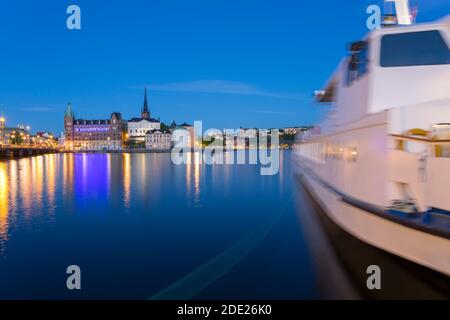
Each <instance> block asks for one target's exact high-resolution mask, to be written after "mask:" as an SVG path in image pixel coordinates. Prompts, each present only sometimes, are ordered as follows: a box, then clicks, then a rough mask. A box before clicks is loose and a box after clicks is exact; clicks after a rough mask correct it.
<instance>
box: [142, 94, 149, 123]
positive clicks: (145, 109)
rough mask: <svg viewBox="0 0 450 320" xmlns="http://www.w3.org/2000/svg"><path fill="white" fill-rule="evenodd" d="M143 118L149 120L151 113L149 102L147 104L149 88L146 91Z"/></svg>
mask: <svg viewBox="0 0 450 320" xmlns="http://www.w3.org/2000/svg"><path fill="white" fill-rule="evenodd" d="M142 118H144V119H149V118H150V111H149V110H148V102H147V88H145V91H144V107H143V108H142Z"/></svg>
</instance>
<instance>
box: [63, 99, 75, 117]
mask: <svg viewBox="0 0 450 320" xmlns="http://www.w3.org/2000/svg"><path fill="white" fill-rule="evenodd" d="M65 116H66V117H71V118H74V114H73V111H72V104H71V103H70V102H69V103H68V104H67V109H66V114H65Z"/></svg>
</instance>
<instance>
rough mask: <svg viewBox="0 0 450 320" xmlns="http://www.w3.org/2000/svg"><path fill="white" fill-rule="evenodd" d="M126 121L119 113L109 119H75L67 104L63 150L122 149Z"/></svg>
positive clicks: (114, 113) (113, 114)
mask: <svg viewBox="0 0 450 320" xmlns="http://www.w3.org/2000/svg"><path fill="white" fill-rule="evenodd" d="M125 130H126V121H124V120H123V119H122V115H121V114H120V113H119V112H113V113H112V114H111V117H110V118H109V119H102V120H84V119H76V118H75V114H74V113H73V111H72V106H71V104H70V103H69V104H68V106H67V111H66V114H65V116H64V138H65V148H66V149H69V150H120V149H122V143H123V137H124V132H125Z"/></svg>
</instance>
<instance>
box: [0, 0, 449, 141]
mask: <svg viewBox="0 0 450 320" xmlns="http://www.w3.org/2000/svg"><path fill="white" fill-rule="evenodd" d="M378 2H379V3H378ZM372 3H378V4H381V1H360V2H358V3H357V4H354V5H344V4H343V3H338V2H335V1H327V2H326V7H327V8H328V9H327V10H323V9H322V7H323V4H318V3H307V4H298V3H295V2H293V1H287V0H286V1H283V3H282V5H280V3H279V1H278V2H275V1H267V2H265V3H264V4H260V3H256V2H255V1H248V2H246V3H244V4H242V3H238V2H235V1H231V2H230V1H227V2H224V1H216V2H214V3H209V2H206V1H197V2H195V3H189V4H188V3H185V2H183V1H175V2H171V3H170V4H166V3H157V2H151V3H148V2H144V1H137V0H136V1H132V3H131V5H127V6H122V5H117V4H116V5H108V4H105V3H100V2H96V1H84V0H79V1H76V4H77V5H79V6H80V8H81V10H82V29H81V30H74V31H69V30H67V28H66V26H65V19H66V18H67V14H66V8H67V6H68V5H69V3H65V2H62V3H57V2H54V1H48V0H44V1H41V2H40V4H41V5H40V6H37V7H36V6H32V4H33V3H32V2H31V1H22V2H20V3H13V4H8V7H5V8H2V10H0V30H2V31H0V32H1V34H2V37H3V39H4V41H3V42H2V43H1V44H0V57H1V58H2V59H0V60H1V61H2V62H1V63H2V66H1V67H2V70H3V75H4V77H2V78H1V79H0V112H2V113H3V115H4V116H5V117H6V120H7V123H8V125H14V126H15V125H16V124H20V123H25V124H28V125H30V126H31V127H32V130H33V131H43V130H48V131H51V132H54V133H55V134H59V133H60V132H62V131H63V123H62V121H61V115H63V114H64V111H65V108H66V105H67V103H68V102H71V103H72V104H73V107H74V109H75V110H77V111H78V113H80V114H83V117H85V118H94V119H96V118H102V117H104V116H106V115H108V114H110V112H113V111H117V112H121V113H122V114H123V116H124V118H126V119H129V118H132V117H135V116H136V113H137V110H139V108H140V107H141V104H142V90H143V89H144V87H147V88H148V90H149V101H150V105H151V108H152V110H153V112H154V113H155V114H158V116H159V117H160V118H161V121H163V122H165V123H170V122H171V121H172V120H175V121H177V122H184V121H187V122H192V121H194V120H202V121H203V122H204V123H205V125H206V126H207V127H215V128H238V127H240V126H243V127H260V128H268V127H289V126H298V125H309V124H312V123H314V122H316V121H317V120H318V119H319V118H320V116H321V115H322V114H323V113H324V112H325V110H324V109H323V108H317V107H316V106H314V104H313V102H312V92H313V91H314V90H315V89H319V88H320V87H321V86H322V84H323V83H324V82H325V81H326V80H327V77H328V75H329V74H330V72H331V71H332V70H333V68H334V66H335V65H336V63H337V62H338V61H339V60H340V59H341V58H342V56H343V55H345V53H346V48H345V46H344V45H343V43H349V42H350V41H352V40H356V39H359V38H360V37H361V36H363V35H364V33H365V32H366V29H365V28H366V27H365V21H366V18H367V14H366V11H365V9H366V7H367V6H368V5H369V4H372ZM27 4H28V5H27ZM129 4H130V3H129ZM419 5H420V3H419ZM449 9H450V3H448V1H443V0H433V1H427V4H426V6H425V5H423V6H420V7H419V16H418V22H424V21H431V20H434V19H437V18H439V17H441V16H442V15H444V14H445V13H446V12H448V11H449ZM312 13H314V14H312ZM336 19H339V23H335V22H334V21H335V20H336ZM317 20H320V21H322V22H323V23H320V24H319V23H317ZM305 25H311V26H314V28H315V32H314V33H310V32H309V30H308V28H305ZM6 31H7V32H6ZM325 38H326V39H327V41H323V40H322V39H325ZM269 44H270V45H269Z"/></svg>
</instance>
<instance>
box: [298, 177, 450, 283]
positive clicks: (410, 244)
mask: <svg viewBox="0 0 450 320" xmlns="http://www.w3.org/2000/svg"><path fill="white" fill-rule="evenodd" d="M302 174H303V178H304V181H305V184H306V187H307V188H308V190H309V191H310V192H311V193H312V194H313V196H314V198H315V199H316V201H317V202H318V203H319V204H320V206H321V207H322V208H323V209H324V211H325V212H326V214H327V215H328V217H329V218H330V219H331V220H333V221H334V222H335V223H336V224H337V225H338V226H340V227H341V228H342V229H343V230H345V231H346V232H348V233H349V234H351V235H353V236H354V237H356V238H358V239H360V240H362V241H364V242H365V243H368V244H370V245H373V246H375V247H377V248H380V249H382V250H385V251H387V252H389V253H392V254H394V255H397V256H399V257H402V258H404V259H407V260H409V261H412V262H414V263H417V264H420V265H422V266H425V267H427V268H430V269H432V270H435V271H437V272H439V273H442V274H445V275H447V276H450V240H449V239H447V238H443V237H439V236H435V235H432V234H428V233H426V232H423V231H420V230H416V229H414V228H410V227H407V226H404V225H402V224H399V223H396V222H393V221H389V220H387V219H384V218H382V217H379V216H377V215H375V214H373V213H371V212H366V211H364V210H362V209H360V208H357V207H354V206H352V205H349V204H348V203H345V202H344V201H342V199H341V197H340V196H339V195H337V194H336V193H334V192H333V191H331V190H330V189H328V188H327V187H325V186H323V185H322V184H320V183H319V182H317V181H316V180H315V179H314V178H313V177H311V176H310V175H308V174H307V173H304V172H303V173H302ZM449 281H450V280H449Z"/></svg>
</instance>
